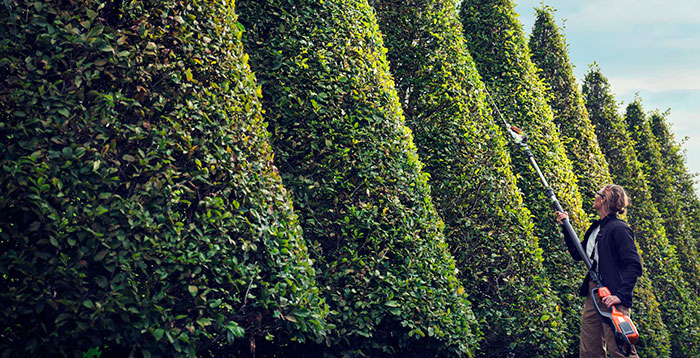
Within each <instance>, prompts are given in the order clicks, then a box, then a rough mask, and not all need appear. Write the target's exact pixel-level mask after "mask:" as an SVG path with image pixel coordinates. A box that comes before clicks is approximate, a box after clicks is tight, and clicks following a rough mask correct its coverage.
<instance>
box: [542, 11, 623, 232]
mask: <svg viewBox="0 0 700 358" xmlns="http://www.w3.org/2000/svg"><path fill="white" fill-rule="evenodd" d="M535 11H536V15H537V19H536V21H535V25H534V26H533V28H532V34H531V36H530V40H529V47H530V50H531V51H532V61H533V62H534V63H535V65H536V66H537V68H538V70H539V72H538V73H539V76H540V78H542V80H543V81H544V83H545V84H546V85H547V103H548V104H549V105H550V106H551V107H552V111H553V113H554V123H555V124H556V125H557V128H558V129H559V134H560V136H559V138H560V139H561V141H562V143H563V144H564V147H565V148H566V154H567V156H568V157H569V159H571V162H572V164H573V168H574V173H575V174H576V179H577V180H578V186H579V190H580V192H581V196H582V197H583V198H586V199H590V200H589V201H591V202H592V201H593V200H595V196H594V193H597V192H598V190H600V188H602V187H603V186H604V185H605V184H608V183H611V182H612V179H611V178H610V172H609V170H608V162H607V161H606V160H605V156H604V155H603V153H602V152H601V150H600V147H599V146H598V139H597V138H596V135H595V130H594V129H593V125H592V124H591V120H590V119H589V118H588V112H587V111H586V106H585V104H584V102H583V96H582V95H581V92H580V91H579V88H578V85H577V84H576V78H574V73H573V66H572V65H571V62H570V61H569V55H568V54H567V44H566V39H565V38H564V33H563V29H561V28H560V27H559V26H558V25H557V24H556V23H555V21H554V14H553V13H554V9H552V8H551V7H547V6H542V7H541V8H537V9H535ZM584 207H585V208H590V209H589V214H590V215H592V216H593V217H592V218H593V219H596V217H597V213H596V212H595V210H593V209H592V205H591V206H588V205H584Z"/></svg>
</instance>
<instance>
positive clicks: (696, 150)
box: [515, 0, 700, 191]
mask: <svg viewBox="0 0 700 358" xmlns="http://www.w3.org/2000/svg"><path fill="white" fill-rule="evenodd" d="M540 3H541V1H540V0H528V1H517V0H515V4H516V7H515V11H516V12H517V13H518V14H520V21H521V23H522V24H523V28H524V30H525V33H526V34H527V35H528V36H529V34H530V32H531V31H532V25H533V24H534V22H535V15H534V14H535V10H534V8H535V7H540ZM545 4H547V5H550V6H552V7H554V8H555V9H557V11H556V12H555V13H554V17H555V19H556V20H557V23H558V24H559V26H564V34H565V36H566V39H567V42H568V44H569V57H570V59H571V62H572V63H573V65H574V66H575V67H574V75H575V76H576V78H577V80H578V82H579V83H581V80H582V79H583V77H584V75H585V73H586V72H588V66H589V65H590V64H591V63H593V62H594V61H595V62H597V63H598V65H600V68H601V71H602V72H603V74H604V75H605V76H606V77H607V78H608V79H609V80H610V85H611V87H612V90H613V92H614V93H615V96H616V98H617V100H618V101H622V102H623V104H622V106H621V110H624V108H625V107H626V105H627V104H629V103H630V102H631V101H632V100H633V99H634V95H635V93H639V96H640V97H641V98H642V105H643V107H644V110H645V111H647V112H648V111H650V110H653V109H659V110H661V111H664V110H666V109H669V108H670V109H671V115H670V117H669V120H670V122H671V125H672V127H671V129H672V130H673V132H674V133H675V136H676V140H679V141H680V140H681V139H683V138H685V137H688V139H687V140H686V141H685V142H684V144H683V147H684V148H685V149H686V150H687V165H688V168H689V170H690V171H691V172H696V173H697V172H700V126H698V124H700V15H699V14H700V1H697V0H692V1H691V0H674V1H658V0H636V1H634V0H615V1H609V0H606V1H603V0H588V1H573V0H560V1H555V0H550V1H547V2H545ZM697 189H698V185H696V191H697Z"/></svg>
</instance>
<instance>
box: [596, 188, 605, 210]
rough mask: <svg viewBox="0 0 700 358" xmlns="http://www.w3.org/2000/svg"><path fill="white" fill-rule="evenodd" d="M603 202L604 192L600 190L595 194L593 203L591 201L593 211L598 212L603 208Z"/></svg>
mask: <svg viewBox="0 0 700 358" xmlns="http://www.w3.org/2000/svg"><path fill="white" fill-rule="evenodd" d="M604 202H605V192H603V191H602V190H599V191H598V192H597V193H596V194H595V201H593V210H596V211H599V210H600V208H602V207H603V203H604Z"/></svg>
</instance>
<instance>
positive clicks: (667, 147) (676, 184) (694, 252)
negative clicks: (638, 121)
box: [649, 110, 700, 296]
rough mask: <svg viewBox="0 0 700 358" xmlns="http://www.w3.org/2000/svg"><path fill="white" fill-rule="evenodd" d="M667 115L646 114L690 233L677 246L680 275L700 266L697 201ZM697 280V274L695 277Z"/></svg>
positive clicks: (699, 201) (692, 179)
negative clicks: (686, 240)
mask: <svg viewBox="0 0 700 358" xmlns="http://www.w3.org/2000/svg"><path fill="white" fill-rule="evenodd" d="M668 116H669V112H668V111H666V112H659V111H658V110H655V111H652V112H651V114H650V115H649V122H650V127H651V131H652V135H653V136H654V140H656V142H657V143H658V145H659V150H660V152H661V159H662V161H663V165H664V166H665V167H666V168H668V170H669V172H670V175H671V178H672V182H673V184H672V190H674V191H675V193H676V194H677V197H676V198H677V200H678V201H677V202H676V205H677V206H678V207H677V208H676V210H677V211H678V212H679V213H683V216H684V218H685V219H684V220H685V223H684V224H685V225H687V226H688V227H689V229H690V231H691V235H690V238H689V239H690V241H689V242H688V243H685V244H684V245H683V247H682V246H681V245H680V244H678V247H679V249H680V251H679V254H680V256H679V260H680V261H681V265H684V266H685V265H688V266H690V267H689V268H685V269H683V271H684V272H697V271H698V270H697V267H698V265H700V261H698V258H699V257H700V199H699V198H698V194H697V193H696V192H695V179H696V177H697V174H694V173H690V172H689V170H688V167H687V166H686V158H685V152H684V151H683V150H682V148H681V145H680V144H679V143H677V142H676V141H675V139H674V137H673V134H672V133H671V130H670V128H669V124H668V122H667V120H666V118H667V117H668ZM695 277H696V278H697V277H698V276H697V275H696V276H695ZM689 283H690V285H691V287H692V288H694V290H695V295H696V296H700V287H699V286H700V282H698V280H697V279H690V280H689Z"/></svg>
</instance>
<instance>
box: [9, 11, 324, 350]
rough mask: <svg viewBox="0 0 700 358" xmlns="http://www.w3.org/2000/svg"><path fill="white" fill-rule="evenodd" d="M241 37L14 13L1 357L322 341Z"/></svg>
mask: <svg viewBox="0 0 700 358" xmlns="http://www.w3.org/2000/svg"><path fill="white" fill-rule="evenodd" d="M240 37H241V31H240V29H239V27H238V25H237V23H236V17H235V15H234V13H233V6H232V5H231V4H230V3H229V2H225V1H200V2H197V3H194V2H187V3H181V2H169V1H148V2H142V1H133V2H128V3H124V4H122V2H116V1H41V2H39V1H20V0H8V1H5V2H4V4H3V6H0V54H1V55H0V80H1V81H2V85H1V86H0V108H1V109H0V113H1V114H0V115H1V116H2V121H0V133H2V137H3V138H4V139H3V141H2V143H0V163H1V164H2V170H1V171H0V185H2V190H1V192H2V194H1V195H0V212H2V215H3V217H4V219H3V220H2V221H1V222H0V248H1V250H2V252H3V254H2V256H1V258H0V321H2V322H3V323H2V333H1V334H0V336H1V338H0V352H1V353H0V354H2V356H3V357H10V356H38V355H51V356H77V357H80V356H81V355H82V353H83V352H86V351H88V350H89V351H90V352H91V354H93V353H97V354H103V355H104V356H128V355H132V356H144V357H149V356H151V357H158V356H161V357H180V356H189V357H194V356H206V355H208V354H210V353H211V354H214V353H213V352H216V351H217V350H220V349H223V350H225V351H228V352H243V353H245V352H247V351H248V350H249V349H250V347H251V345H253V344H254V342H255V341H256V340H260V339H261V338H267V339H271V340H274V341H278V340H280V339H282V338H284V339H285V340H290V339H294V340H300V341H303V340H320V339H323V336H324V335H325V318H324V317H325V315H326V314H327V307H326V306H325V305H324V304H323V302H322V301H321V299H320V298H319V295H318V288H317V286H316V285H315V282H314V277H315V271H314V269H313V268H312V263H311V259H310V257H309V255H308V253H307V248H306V246H305V244H304V242H303V240H302V237H301V230H300V227H299V224H298V222H297V217H296V216H295V214H294V212H293V210H292V205H291V202H290V200H289V197H288V194H287V193H286V191H285V189H284V188H283V187H282V185H281V179H280V177H279V175H278V174H277V169H276V168H275V167H274V166H273V163H272V152H271V149H270V146H269V144H268V142H267V137H268V134H267V132H266V130H265V127H264V124H263V122H262V118H261V108H260V105H259V102H258V96H259V89H258V88H256V85H255V83H254V81H253V77H252V75H251V72H250V70H249V68H248V65H247V64H246V55H245V54H244V53H243V51H242V44H241V41H240ZM243 353H242V354H243Z"/></svg>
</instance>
